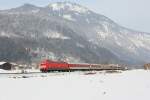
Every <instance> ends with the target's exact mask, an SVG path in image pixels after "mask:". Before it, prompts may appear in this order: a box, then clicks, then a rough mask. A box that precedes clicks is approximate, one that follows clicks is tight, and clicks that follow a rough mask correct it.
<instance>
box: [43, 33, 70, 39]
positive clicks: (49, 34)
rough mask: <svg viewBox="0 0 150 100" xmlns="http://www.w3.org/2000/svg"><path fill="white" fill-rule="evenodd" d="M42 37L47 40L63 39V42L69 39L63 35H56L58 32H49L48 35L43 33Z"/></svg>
mask: <svg viewBox="0 0 150 100" xmlns="http://www.w3.org/2000/svg"><path fill="white" fill-rule="evenodd" d="M44 36H45V37H47V38H53V39H63V40H66V39H70V37H67V36H64V35H63V34H61V33H58V32H50V33H49V32H46V33H44Z"/></svg>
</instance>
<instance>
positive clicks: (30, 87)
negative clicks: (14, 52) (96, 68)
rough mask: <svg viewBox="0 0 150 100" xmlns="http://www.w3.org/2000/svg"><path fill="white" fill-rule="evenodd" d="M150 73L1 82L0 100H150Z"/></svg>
mask: <svg viewBox="0 0 150 100" xmlns="http://www.w3.org/2000/svg"><path fill="white" fill-rule="evenodd" d="M149 76H150V71H145V70H132V71H125V72H122V73H104V72H96V74H87V73H86V74H85V73H82V72H73V73H59V74H48V75H47V76H46V77H31V78H0V83H1V85H0V89H1V91H0V94H1V95H0V100H50V99H52V100H100V99H101V100H149V98H150V95H149V92H150V77H149Z"/></svg>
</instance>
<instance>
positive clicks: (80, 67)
mask: <svg viewBox="0 0 150 100" xmlns="http://www.w3.org/2000/svg"><path fill="white" fill-rule="evenodd" d="M90 70H125V68H124V67H121V66H119V65H118V64H89V63H78V64H76V63H67V62H63V61H52V60H48V59H47V60H44V61H42V62H41V63H40V71H41V72H50V71H68V72H70V71H90Z"/></svg>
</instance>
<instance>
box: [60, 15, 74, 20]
mask: <svg viewBox="0 0 150 100" xmlns="http://www.w3.org/2000/svg"><path fill="white" fill-rule="evenodd" d="M63 18H64V19H67V20H70V21H76V20H75V19H74V18H72V16H71V15H63Z"/></svg>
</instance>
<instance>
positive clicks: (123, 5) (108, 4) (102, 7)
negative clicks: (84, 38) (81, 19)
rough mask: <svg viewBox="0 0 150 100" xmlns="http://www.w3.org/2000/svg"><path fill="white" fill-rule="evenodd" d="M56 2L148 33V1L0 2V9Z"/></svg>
mask: <svg viewBox="0 0 150 100" xmlns="http://www.w3.org/2000/svg"><path fill="white" fill-rule="evenodd" d="M57 1H71V2H76V3H78V4H81V5H83V6H86V7H87V8H89V9H91V10H93V11H94V12H96V13H99V14H103V15H105V16H107V17H109V18H110V19H112V20H113V21H115V22H117V23H118V24H120V25H122V26H124V27H127V28H131V29H135V30H139V31H144V32H149V33H150V13H149V10H150V0H0V9H8V8H14V7H17V6H20V5H23V4H24V3H31V4H34V5H37V6H46V5H48V4H49V3H51V2H57Z"/></svg>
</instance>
